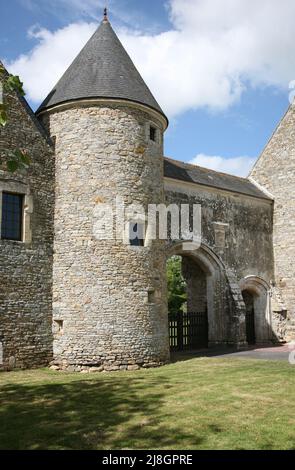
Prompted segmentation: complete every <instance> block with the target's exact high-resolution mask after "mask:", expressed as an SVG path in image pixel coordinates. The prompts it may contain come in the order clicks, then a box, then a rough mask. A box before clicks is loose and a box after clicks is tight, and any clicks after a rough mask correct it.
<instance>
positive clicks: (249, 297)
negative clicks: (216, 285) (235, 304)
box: [242, 290, 256, 345]
mask: <svg viewBox="0 0 295 470" xmlns="http://www.w3.org/2000/svg"><path fill="white" fill-rule="evenodd" d="M242 295H243V299H244V303H245V306H246V336H247V343H248V344H249V345H253V344H256V329H255V297H254V294H253V293H252V292H250V291H249V290H244V291H243V292H242Z"/></svg>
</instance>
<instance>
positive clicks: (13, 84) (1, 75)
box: [0, 63, 30, 172]
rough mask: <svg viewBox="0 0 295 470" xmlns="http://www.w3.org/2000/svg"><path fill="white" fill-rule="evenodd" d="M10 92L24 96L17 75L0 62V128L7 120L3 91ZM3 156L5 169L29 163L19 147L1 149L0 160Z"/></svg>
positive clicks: (7, 110)
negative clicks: (9, 72)
mask: <svg viewBox="0 0 295 470" xmlns="http://www.w3.org/2000/svg"><path fill="white" fill-rule="evenodd" d="M12 92H17V93H18V94H19V95H21V96H24V95H25V92H24V89H23V83H22V82H21V81H20V78H19V77H18V76H15V75H10V74H8V73H7V72H6V70H5V68H4V67H3V65H2V64H1V63H0V128H1V127H5V126H6V125H7V123H8V122H9V104H8V103H6V102H5V101H4V96H5V93H12ZM3 158H4V160H5V162H6V168H7V170H8V171H10V172H14V171H16V170H19V169H22V168H27V167H28V166H29V164H30V158H29V156H28V154H27V152H26V151H25V150H23V149H19V148H16V149H14V150H10V149H4V150H2V152H1V154H0V162H1V160H2V159H3Z"/></svg>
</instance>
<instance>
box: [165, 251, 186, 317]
mask: <svg viewBox="0 0 295 470" xmlns="http://www.w3.org/2000/svg"><path fill="white" fill-rule="evenodd" d="M181 266H182V260H181V257H179V256H172V257H171V258H169V260H168V261H167V284H168V310H169V313H178V312H183V311H184V310H185V308H186V302H187V293H186V282H185V280H184V277H183V275H182V269H181Z"/></svg>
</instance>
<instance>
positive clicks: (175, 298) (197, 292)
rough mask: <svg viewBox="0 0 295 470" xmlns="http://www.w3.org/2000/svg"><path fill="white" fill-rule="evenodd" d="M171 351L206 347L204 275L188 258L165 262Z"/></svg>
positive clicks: (205, 288)
mask: <svg viewBox="0 0 295 470" xmlns="http://www.w3.org/2000/svg"><path fill="white" fill-rule="evenodd" d="M167 280H168V311H169V340H170V349H171V351H189V350H194V349H201V348H207V347H208V313H207V280H206V273H205V272H204V271H203V270H202V269H201V267H200V266H199V265H198V264H197V262H196V261H195V260H193V259H191V258H190V257H189V256H172V257H171V258H169V260H168V261H167Z"/></svg>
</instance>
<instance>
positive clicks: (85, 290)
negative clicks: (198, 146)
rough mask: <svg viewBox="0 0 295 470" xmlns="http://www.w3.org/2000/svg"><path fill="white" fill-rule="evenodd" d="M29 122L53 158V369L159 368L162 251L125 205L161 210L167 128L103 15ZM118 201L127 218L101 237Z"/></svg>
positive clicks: (164, 344)
mask: <svg viewBox="0 0 295 470" xmlns="http://www.w3.org/2000/svg"><path fill="white" fill-rule="evenodd" d="M37 114H38V116H39V118H40V119H41V120H42V121H43V123H44V124H45V126H46V127H47V129H48V130H49V133H50V136H51V138H52V140H53V141H54V143H55V154H56V204H55V247H54V268H53V332H54V363H55V364H57V365H59V366H61V367H63V368H70V369H72V370H81V369H83V368H88V367H97V368H100V370H103V369H104V370H118V369H122V370H124V369H135V368H138V367H140V366H143V367H152V366H156V365H160V364H162V363H165V362H167V360H168V359H169V342H168V325H167V321H168V320H167V307H166V295H165V290H166V286H165V274H164V270H165V256H164V245H163V244H164V242H162V241H158V240H155V241H152V240H150V239H149V235H148V233H149V228H148V227H145V219H144V214H141V213H138V212H136V211H135V210H132V208H129V209H128V206H129V205H130V204H140V205H142V206H143V207H144V209H145V210H147V206H148V204H152V203H153V204H159V203H163V202H164V187H163V133H164V131H165V129H166V127H167V124H168V123H167V118H166V117H165V115H164V113H163V111H162V110H161V108H160V107H159V105H158V103H157V102H156V100H155V99H154V97H153V96H152V94H151V92H150V91H149V89H148V87H147V86H146V84H145V83H144V81H143V79H142V78H141V76H140V75H139V73H138V71H137V70H136V68H135V66H134V65H133V63H132V61H131V59H130V57H129V56H128V54H127V52H126V51H125V50H124V48H123V46H122V44H121V43H120V41H119V39H118V37H117V36H116V34H115V32H114V31H113V29H112V27H111V25H110V23H109V21H108V18H107V16H106V15H105V17H104V20H103V22H102V23H101V25H100V26H99V28H98V29H97V31H96V32H95V33H94V35H93V36H92V38H91V39H90V40H89V42H88V43H87V44H86V46H85V47H84V49H83V50H82V51H81V53H80V54H79V55H78V57H77V58H76V59H75V60H74V62H73V63H72V65H71V66H70V67H69V69H68V70H67V71H66V72H65V74H64V75H63V77H62V78H61V80H60V81H59V82H58V84H57V85H56V87H55V88H54V89H53V91H52V92H51V93H50V94H49V96H48V97H47V99H46V100H45V101H44V102H43V104H42V105H41V106H40V108H39V110H38V112H37ZM116 197H117V198H120V201H121V202H120V206H122V204H123V202H124V204H125V205H126V206H127V210H126V211H125V213H126V218H125V221H124V223H123V224H121V225H120V224H119V223H118V224H117V227H116V230H115V227H114V230H113V232H112V234H113V238H107V237H104V238H103V237H101V234H100V229H105V227H103V223H102V222H103V220H105V217H106V215H107V216H108V219H109V220H118V216H117V217H116V216H115V214H114V217H111V218H110V213H109V212H108V214H106V212H107V210H106V209H105V204H107V205H111V206H114V202H115V200H116ZM121 208H122V207H121ZM109 225H110V224H109ZM136 231H137V232H138V233H137V234H138V235H139V236H138V239H136V240H135V241H134V240H132V238H133V237H132V236H131V235H130V240H131V241H129V235H128V234H129V232H130V234H131V233H135V232H136ZM139 232H141V233H142V236H141V235H140V233H139ZM116 233H117V237H115V236H116ZM126 234H127V235H126ZM98 235H99V236H98ZM141 239H143V240H141ZM134 245H138V246H134ZM142 245H143V246H142Z"/></svg>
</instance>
